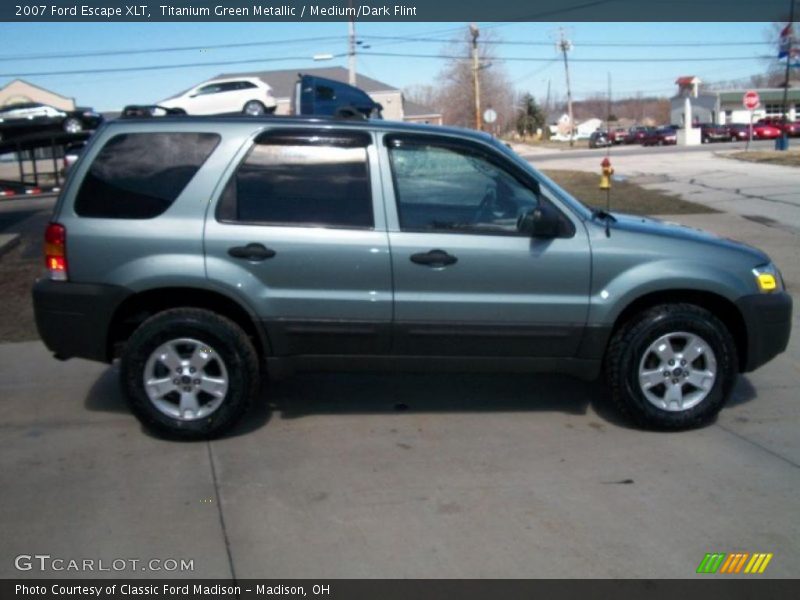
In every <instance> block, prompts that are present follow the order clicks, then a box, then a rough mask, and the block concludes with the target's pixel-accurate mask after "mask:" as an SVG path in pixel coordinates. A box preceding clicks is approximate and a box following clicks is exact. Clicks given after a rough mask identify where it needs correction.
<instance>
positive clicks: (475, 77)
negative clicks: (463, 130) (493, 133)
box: [469, 23, 483, 131]
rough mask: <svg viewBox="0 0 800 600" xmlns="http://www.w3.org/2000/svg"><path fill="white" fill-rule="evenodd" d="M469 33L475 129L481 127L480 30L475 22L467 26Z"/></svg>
mask: <svg viewBox="0 0 800 600" xmlns="http://www.w3.org/2000/svg"><path fill="white" fill-rule="evenodd" d="M469 33H470V35H471V36H472V86H473V88H474V94H475V129H477V130H478V131H480V130H481V129H483V119H482V117H481V82H480V77H479V71H480V68H481V66H480V62H479V58H478V36H479V35H480V31H479V30H478V26H477V25H475V23H472V24H471V25H470V26H469Z"/></svg>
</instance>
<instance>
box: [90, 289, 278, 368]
mask: <svg viewBox="0 0 800 600" xmlns="http://www.w3.org/2000/svg"><path fill="white" fill-rule="evenodd" d="M179 307H187V308H203V309H206V310H210V311H212V312H215V313H217V314H220V315H222V316H224V317H227V318H229V319H230V320H231V321H233V322H234V323H236V324H237V325H238V326H239V327H241V328H242V330H244V332H245V333H246V334H247V335H248V337H250V339H251V340H252V341H253V345H254V346H255V348H256V352H257V353H258V355H259V356H260V357H262V358H263V357H265V356H267V355H268V353H269V350H270V346H269V340H268V339H267V336H266V332H265V331H264V330H263V328H262V327H260V326H259V325H258V320H257V319H256V318H255V316H254V315H253V314H252V313H251V311H250V310H248V309H247V308H246V307H244V306H243V305H242V304H241V303H240V302H239V301H237V300H234V299H233V298H231V297H229V296H227V295H225V294H222V293H220V292H217V291H212V290H208V289H203V288H193V287H169V288H155V289H149V290H145V291H141V292H138V293H136V294H133V295H132V296H129V297H128V298H126V299H125V300H124V301H123V302H122V303H121V304H120V305H119V307H117V309H116V310H115V311H114V314H113V316H112V318H111V325H110V327H109V332H108V339H107V346H106V351H107V354H108V356H109V357H110V358H112V359H113V358H114V357H116V356H119V354H120V349H121V346H122V345H124V343H125V342H126V341H127V339H128V338H129V337H130V335H131V334H132V333H133V331H134V330H135V329H136V328H137V327H138V326H139V325H141V324H142V323H143V322H144V321H145V320H146V319H148V318H150V317H151V316H153V315H155V314H157V313H159V312H162V311H164V310H169V309H171V308H179Z"/></svg>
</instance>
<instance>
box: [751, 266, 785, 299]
mask: <svg viewBox="0 0 800 600" xmlns="http://www.w3.org/2000/svg"><path fill="white" fill-rule="evenodd" d="M753 276H754V277H755V278H756V285H757V286H758V290H759V291H760V292H762V293H764V294H770V293H772V292H779V291H781V290H782V289H783V278H782V277H781V274H780V271H778V269H777V268H775V265H773V264H772V263H769V264H766V265H761V266H760V267H756V268H755V269H753Z"/></svg>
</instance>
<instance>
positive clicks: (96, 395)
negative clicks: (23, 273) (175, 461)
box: [85, 366, 758, 438]
mask: <svg viewBox="0 0 800 600" xmlns="http://www.w3.org/2000/svg"><path fill="white" fill-rule="evenodd" d="M118 377H119V370H118V368H117V367H116V366H112V367H109V368H108V369H106V370H105V371H104V372H103V374H102V375H101V376H100V377H99V378H98V379H97V381H95V383H94V385H93V386H92V388H91V390H90V391H89V393H88V395H87V397H86V400H85V406H86V408H87V409H88V410H90V411H102V412H119V413H128V412H129V409H128V406H127V403H126V401H125V398H124V397H123V395H122V392H121V390H120V387H119V382H118ZM757 395H758V394H757V392H756V389H755V388H754V387H753V385H752V383H750V381H749V380H748V379H747V378H746V377H739V379H738V382H737V385H736V388H735V390H734V394H733V397H732V398H731V400H730V402H729V403H728V406H737V405H740V404H744V403H746V402H749V401H750V400H753V399H754V398H756V397H757ZM590 406H591V407H592V408H593V410H594V411H595V412H596V413H597V415H598V416H600V417H601V418H602V419H603V420H605V421H607V422H608V423H611V424H614V425H617V426H619V427H623V428H634V426H633V425H632V424H631V423H630V422H629V421H628V420H627V419H625V418H624V417H623V416H621V415H620V414H619V413H618V412H617V410H616V409H615V408H614V407H613V406H612V404H611V401H610V399H609V391H608V388H607V387H606V386H605V384H604V383H603V382H602V381H600V380H599V381H595V382H585V381H580V380H578V379H572V378H569V377H565V376H561V375H546V374H541V375H539V374H537V375H519V374H497V375H488V374H452V373H448V374H411V373H409V374H365V373H300V374H296V375H294V376H292V377H290V378H288V379H284V380H281V381H278V382H271V383H265V384H264V386H263V389H262V391H261V393H260V394H259V396H258V399H257V401H256V402H255V403H254V406H252V407H251V409H250V411H249V412H248V414H247V415H246V416H245V417H244V418H243V419H242V420H241V421H240V423H239V425H237V426H236V427H235V428H234V430H233V431H232V432H231V433H230V434H228V435H227V436H225V437H228V438H230V437H237V436H240V435H244V434H247V433H249V432H251V431H255V430H257V429H260V428H261V427H263V426H264V425H266V424H267V423H268V422H269V420H270V418H271V417H272V413H273V412H275V413H279V414H280V416H281V418H283V419H296V418H301V417H304V416H308V415H320V414H330V415H335V414H381V413H386V414H390V413H395V412H411V413H446V412H453V413H468V412H562V413H565V414H571V415H584V414H586V412H587V410H588V408H589V407H590ZM148 433H150V432H148ZM151 435H152V434H151Z"/></svg>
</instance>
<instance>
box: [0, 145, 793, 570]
mask: <svg viewBox="0 0 800 600" xmlns="http://www.w3.org/2000/svg"><path fill="white" fill-rule="evenodd" d="M693 160H694V159H693ZM692 162H693V161H692ZM741 168H742V169H747V168H749V167H746V166H742V167H741ZM694 200H695V201H698V200H699V198H694ZM753 202H755V203H758V202H761V201H760V200H754V201H753ZM755 208H757V209H758V208H760V206H756V207H755ZM680 220H682V221H683V222H685V223H687V224H689V225H693V226H699V227H705V228H708V229H711V230H714V231H716V232H717V233H719V234H721V235H725V236H731V237H735V238H738V239H742V240H744V241H748V242H750V243H755V244H757V245H759V246H761V247H762V248H764V249H765V250H767V251H768V252H770V253H771V254H772V256H773V258H775V260H776V261H777V262H778V264H779V265H781V267H782V268H783V271H784V276H785V278H786V280H787V282H788V285H789V288H790V289H791V290H794V291H797V290H798V289H800V260H798V244H797V237H796V234H795V233H793V232H792V231H790V230H787V229H782V228H776V227H771V226H768V225H765V224H763V223H759V222H755V221H753V220H751V219H746V218H743V217H741V216H739V215H736V214H725V213H724V214H716V215H714V214H711V215H693V216H682V217H680ZM795 315H796V316H795V320H794V330H795V332H796V331H797V330H798V325H800V323H798V320H800V319H799V318H798V316H797V312H796V313H795ZM116 377H117V371H116V368H115V367H108V366H105V365H99V364H94V363H89V362H85V361H80V360H73V361H69V362H66V363H60V362H58V361H55V360H53V359H52V358H51V357H50V356H49V355H48V353H47V352H46V351H45V349H44V348H43V347H42V345H41V344H40V343H38V342H23V343H17V344H3V345H0V408H1V409H2V414H3V418H2V420H0V490H2V494H0V539H2V540H3V543H2V544H1V545H0V577H31V576H34V577H53V576H71V577H78V576H86V575H89V576H135V577H163V576H165V575H167V576H176V577H177V576H187V575H188V576H194V577H230V576H236V577H240V578H245V577H276V578H277V577H285V578H292V577H319V578H328V577H432V578H441V577H456V578H458V577H522V578H528V577H576V576H578V577H637V578H662V577H678V578H683V577H693V576H695V570H696V568H697V566H698V564H699V563H700V561H701V560H702V559H703V557H704V555H705V553H706V552H734V551H737V552H741V551H744V552H771V553H773V554H774V558H773V559H772V562H771V563H770V565H769V568H768V570H767V572H766V573H765V574H764V577H792V576H796V575H797V573H798V571H799V568H800V521H799V520H798V518H797V514H798V507H799V506H800V504H798V496H797V492H798V489H800V436H798V435H797V431H798V425H799V424H800V423H799V421H800V405H798V402H797V387H798V382H800V342H798V336H797V335H795V336H794V337H793V338H792V340H791V343H790V348H789V351H788V352H787V353H785V354H784V355H782V356H780V357H779V358H777V359H776V360H775V361H773V362H771V363H770V364H768V365H766V366H765V367H763V368H762V369H760V370H758V371H757V372H755V373H752V374H749V375H747V376H743V377H740V379H739V382H738V385H737V387H736V390H735V394H734V398H733V401H732V402H731V403H730V405H729V406H728V407H726V409H725V410H724V411H723V412H722V413H721V415H720V417H719V419H718V420H717V422H716V423H714V424H712V425H710V426H708V427H706V428H704V429H701V430H697V431H691V432H683V433H671V434H659V433H651V432H642V431H638V430H635V429H632V428H631V427H630V426H628V424H626V423H625V422H622V421H620V420H619V419H618V417H617V416H616V414H615V413H614V412H613V411H612V410H610V409H609V407H608V406H607V404H606V402H605V400H604V398H605V393H604V389H603V387H602V386H599V385H597V384H586V383H581V382H578V381H574V380H570V379H567V378H561V377H553V376H550V377H548V376H508V375H494V376H493V375H474V374H466V375H425V376H423V375H354V374H344V373H343V374H335V375H302V376H301V375H298V376H295V377H293V378H291V379H288V380H285V381H282V382H277V383H274V384H272V385H271V386H270V387H267V388H265V390H264V391H263V394H262V400H263V401H262V402H261V403H260V405H259V406H258V407H256V408H255V409H254V410H253V412H252V414H251V415H249V417H248V419H247V420H246V421H245V422H244V423H243V424H242V425H241V426H240V428H239V429H238V430H237V431H236V432H235V433H234V434H233V435H231V436H229V437H227V438H225V439H222V440H218V441H215V442H211V443H190V444H185V443H184V444H181V443H173V442H168V441H164V440H160V439H157V438H154V437H152V436H151V435H150V434H148V433H147V432H146V431H143V430H142V429H141V428H140V427H139V425H138V423H137V422H136V420H135V419H134V418H133V417H132V416H131V415H130V414H129V412H128V410H127V408H126V407H125V404H124V401H123V399H122V397H121V395H120V392H119V389H118V386H117V381H116ZM35 553H40V554H49V555H51V556H52V557H59V558H66V559H71V558H76V559H82V558H87V559H95V560H99V559H103V560H104V561H106V563H109V562H110V561H112V560H114V559H117V558H124V559H138V560H141V561H148V560H150V559H162V560H163V559H170V558H171V559H177V560H180V559H185V560H192V561H194V562H193V565H194V570H193V571H190V572H164V571H152V570H145V571H142V570H141V566H137V567H136V568H126V570H123V571H121V572H105V573H98V572H90V573H75V572H63V571H61V572H55V571H46V572H43V573H41V572H39V571H38V570H37V571H33V572H31V571H24V572H20V571H17V570H16V569H15V568H14V557H16V556H18V555H20V554H35ZM127 564H128V567H130V563H127ZM141 564H142V563H139V565H141Z"/></svg>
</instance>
